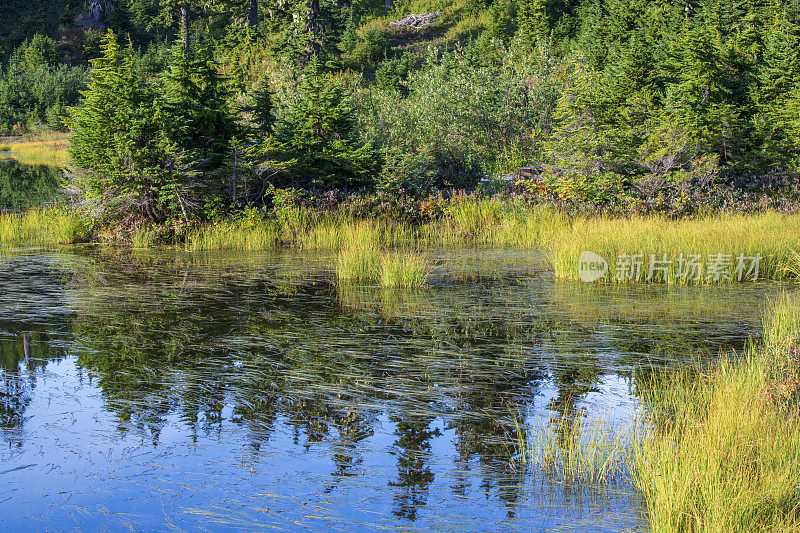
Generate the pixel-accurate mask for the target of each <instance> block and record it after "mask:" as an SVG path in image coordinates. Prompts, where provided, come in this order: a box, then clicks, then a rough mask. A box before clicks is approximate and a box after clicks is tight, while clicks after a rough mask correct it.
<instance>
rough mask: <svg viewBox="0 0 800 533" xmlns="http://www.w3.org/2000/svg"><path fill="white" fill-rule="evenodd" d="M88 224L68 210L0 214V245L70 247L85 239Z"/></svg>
mask: <svg viewBox="0 0 800 533" xmlns="http://www.w3.org/2000/svg"><path fill="white" fill-rule="evenodd" d="M90 229H91V225H90V223H89V222H88V221H87V219H86V218H85V217H84V215H83V214H81V213H80V212H79V211H77V210H74V209H70V208H61V207H58V208H54V207H47V208H44V207H43V208H37V209H30V210H28V211H26V212H24V213H0V245H5V246H25V245H34V246H35V245H49V244H70V243H75V242H79V241H82V240H85V239H86V238H87V236H88V233H89V231H90Z"/></svg>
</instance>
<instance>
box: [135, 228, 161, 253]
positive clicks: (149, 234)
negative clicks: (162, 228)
mask: <svg viewBox="0 0 800 533" xmlns="http://www.w3.org/2000/svg"><path fill="white" fill-rule="evenodd" d="M155 241H156V235H155V232H154V231H152V230H148V229H147V228H141V227H140V228H136V229H134V230H132V231H131V245H132V246H133V247H134V248H136V249H146V248H152V247H153V245H154V244H155Z"/></svg>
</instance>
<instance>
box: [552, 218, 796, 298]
mask: <svg viewBox="0 0 800 533" xmlns="http://www.w3.org/2000/svg"><path fill="white" fill-rule="evenodd" d="M548 248H549V249H550V250H551V253H552V262H553V267H554V269H555V274H556V277H559V278H567V279H575V278H577V277H578V260H579V257H580V255H581V253H582V252H584V251H591V252H594V253H596V254H599V255H600V256H601V257H603V258H604V259H605V260H606V261H607V262H608V266H609V270H608V275H607V276H606V278H605V279H606V280H607V281H615V280H617V278H618V277H619V278H621V280H623V281H624V280H625V279H626V278H628V277H630V276H625V275H623V274H624V273H623V272H619V274H620V276H617V274H618V264H617V260H618V259H619V258H620V257H621V254H626V255H627V256H632V255H635V254H641V259H642V260H643V265H642V266H641V273H640V278H639V281H646V280H647V277H648V275H649V271H648V267H649V265H650V260H651V258H655V259H656V260H659V261H660V260H663V259H664V258H666V260H667V261H671V262H672V263H671V264H669V265H668V266H667V269H668V275H667V277H666V279H661V278H662V274H661V273H660V272H657V271H656V272H654V277H653V280H652V281H664V282H667V283H682V282H692V280H693V278H694V277H696V276H694V275H690V276H684V277H680V276H678V269H677V261H678V260H679V258H680V257H681V256H683V257H684V258H686V259H688V257H689V256H690V255H697V256H699V260H700V262H701V263H702V264H703V267H702V270H701V272H700V275H699V282H701V283H706V282H716V281H737V279H738V277H739V276H738V275H737V274H736V270H735V269H736V266H737V258H738V256H739V255H740V254H741V255H743V256H745V257H755V256H756V255H757V254H760V256H761V261H760V264H759V271H758V279H762V280H763V279H770V280H783V279H790V278H796V277H797V275H798V273H799V272H800V263H798V259H800V258H799V257H798V255H797V251H798V250H800V216H797V215H783V214H779V213H776V212H767V213H763V214H758V215H729V214H722V215H715V216H712V217H707V218H701V219H684V220H666V219H660V218H653V217H650V218H632V219H598V218H586V219H576V220H574V221H573V223H572V225H571V228H568V229H565V230H564V231H562V232H561V233H560V235H559V236H558V237H557V238H555V239H553V240H552V242H551V243H550V244H549V246H548ZM717 254H723V255H726V256H728V257H729V259H730V264H726V265H725V267H724V272H722V273H720V274H719V275H713V276H712V272H711V271H709V270H708V267H709V265H710V258H711V256H714V255H717ZM746 266H747V267H748V268H749V266H750V261H748V262H747V265H746ZM622 268H626V270H628V267H627V266H624V265H623V266H622ZM751 277H752V276H751ZM744 279H749V278H747V277H746V276H743V280H744Z"/></svg>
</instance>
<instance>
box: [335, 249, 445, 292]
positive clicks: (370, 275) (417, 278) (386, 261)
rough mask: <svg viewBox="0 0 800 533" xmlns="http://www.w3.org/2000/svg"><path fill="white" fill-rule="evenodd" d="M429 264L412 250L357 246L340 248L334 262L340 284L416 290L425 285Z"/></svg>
mask: <svg viewBox="0 0 800 533" xmlns="http://www.w3.org/2000/svg"><path fill="white" fill-rule="evenodd" d="M429 274H430V264H429V262H428V260H427V259H426V258H425V257H424V256H423V255H421V254H419V253H416V252H414V251H410V250H406V251H391V250H384V249H382V248H380V247H379V246H377V245H375V244H370V243H366V244H365V243H360V244H356V245H353V246H349V247H347V248H344V249H342V250H341V251H340V252H339V254H338V256H337V259H336V277H337V279H338V280H339V284H340V285H341V284H349V283H376V282H377V283H380V285H381V286H382V287H385V288H418V287H422V286H423V285H425V283H426V282H427V281H428V275H429Z"/></svg>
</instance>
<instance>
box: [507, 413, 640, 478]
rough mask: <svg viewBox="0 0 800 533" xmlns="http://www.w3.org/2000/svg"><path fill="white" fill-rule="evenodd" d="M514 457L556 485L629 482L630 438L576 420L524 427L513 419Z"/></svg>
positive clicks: (598, 424)
mask: <svg viewBox="0 0 800 533" xmlns="http://www.w3.org/2000/svg"><path fill="white" fill-rule="evenodd" d="M514 421H515V425H516V431H517V449H518V454H517V455H518V456H519V457H520V458H521V460H522V462H523V463H525V464H529V465H531V466H532V467H533V468H535V469H537V470H539V471H541V472H542V473H543V474H545V475H546V476H548V477H549V478H550V479H553V480H555V481H557V482H559V483H567V484H571V485H575V484H588V485H599V484H608V483H617V482H621V481H624V480H626V479H629V477H628V467H629V464H630V461H629V459H630V444H631V436H630V435H629V434H627V433H624V432H618V431H614V430H612V429H611V428H610V427H609V426H608V425H606V424H605V423H603V422H602V421H596V422H594V423H588V424H584V423H583V422H582V421H581V419H580V417H562V418H559V419H556V420H547V421H545V422H543V423H542V424H541V425H537V424H534V425H531V426H525V425H523V424H521V423H520V422H519V421H518V419H517V418H516V417H515V419H514Z"/></svg>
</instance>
